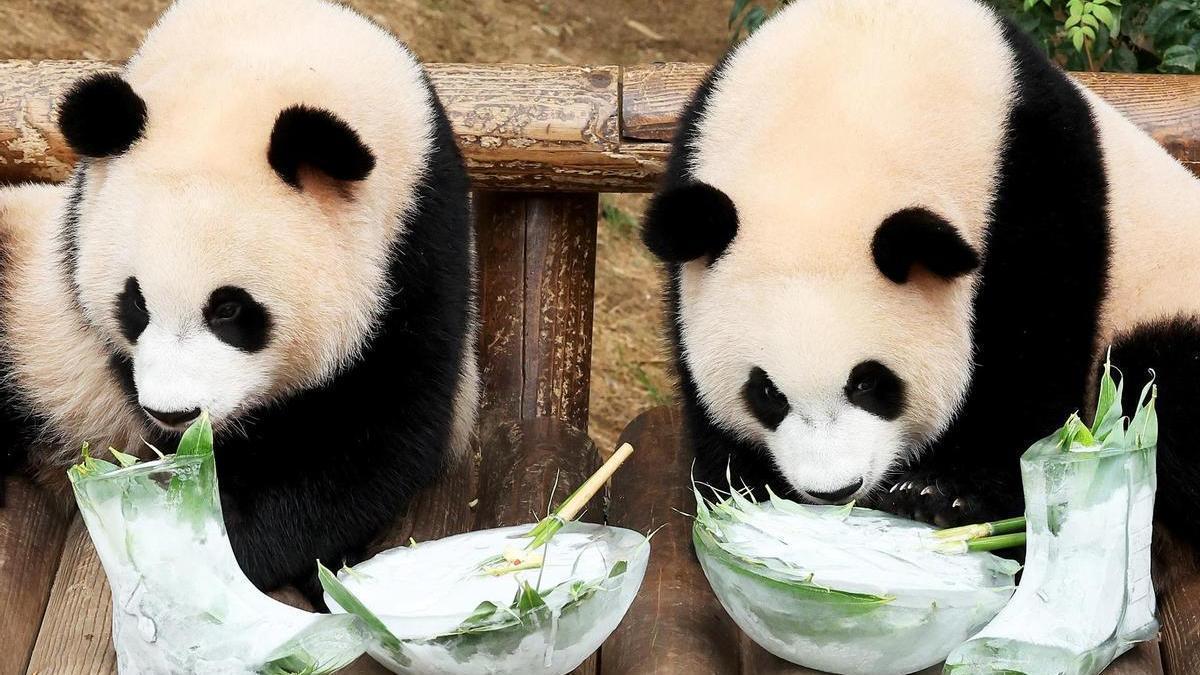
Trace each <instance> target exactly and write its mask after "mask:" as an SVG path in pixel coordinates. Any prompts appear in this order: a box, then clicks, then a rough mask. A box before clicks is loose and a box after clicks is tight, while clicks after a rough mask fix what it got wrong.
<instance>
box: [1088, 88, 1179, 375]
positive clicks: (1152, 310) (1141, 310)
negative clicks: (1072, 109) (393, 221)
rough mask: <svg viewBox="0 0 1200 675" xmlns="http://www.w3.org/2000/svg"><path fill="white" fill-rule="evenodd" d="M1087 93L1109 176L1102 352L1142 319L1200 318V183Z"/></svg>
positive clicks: (1152, 141)
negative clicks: (1107, 252) (1179, 316)
mask: <svg viewBox="0 0 1200 675" xmlns="http://www.w3.org/2000/svg"><path fill="white" fill-rule="evenodd" d="M1084 93H1085V95H1086V96H1087V98H1088V101H1089V102H1090V103H1091V105H1092V110H1093V114H1094V116H1095V119H1096V124H1097V126H1098V127H1099V131H1100V142H1101V147H1102V149H1103V152H1104V160H1105V161H1104V164H1105V173H1106V175H1107V177H1108V182H1109V194H1108V199H1109V203H1108V218H1109V226H1110V233H1109V237H1110V241H1109V248H1110V251H1111V255H1112V258H1111V262H1110V266H1109V270H1108V273H1109V278H1108V292H1107V296H1106V298H1105V302H1104V306H1103V313H1102V314H1101V318H1100V339H1099V340H1097V349H1098V350H1099V351H1100V353H1098V354H1097V357H1098V358H1099V357H1101V356H1102V355H1103V351H1104V350H1106V349H1107V348H1108V345H1110V344H1111V343H1112V341H1113V339H1114V338H1115V337H1116V336H1117V335H1118V334H1120V333H1121V332H1124V331H1128V330H1130V329H1132V328H1134V327H1136V326H1138V325H1139V324H1145V323H1153V322H1156V321H1161V320H1163V319H1166V318H1170V317H1172V316H1175V315H1178V314H1182V315H1186V316H1200V292H1197V290H1198V289H1200V261H1198V260H1197V258H1196V255H1197V252H1200V181H1198V180H1197V179H1196V176H1194V175H1193V174H1192V173H1191V172H1190V171H1188V170H1187V169H1185V168H1184V167H1183V165H1181V164H1180V163H1179V162H1177V161H1175V159H1174V158H1173V157H1171V156H1170V154H1168V153H1167V151H1166V150H1164V149H1163V148H1162V147H1161V146H1160V145H1158V144H1157V143H1155V142H1154V139H1152V138H1151V137H1149V136H1147V135H1146V134H1145V133H1144V132H1143V131H1142V130H1141V129H1138V128H1137V127H1136V126H1135V125H1134V124H1133V123H1132V122H1130V121H1129V120H1128V119H1126V118H1125V117H1124V116H1122V115H1121V114H1120V113H1119V112H1117V110H1116V109H1114V108H1113V107H1112V106H1111V105H1109V104H1108V103H1107V102H1106V101H1104V100H1103V99H1101V98H1100V97H1099V96H1096V95H1095V94H1093V93H1091V92H1090V91H1086V90H1084Z"/></svg>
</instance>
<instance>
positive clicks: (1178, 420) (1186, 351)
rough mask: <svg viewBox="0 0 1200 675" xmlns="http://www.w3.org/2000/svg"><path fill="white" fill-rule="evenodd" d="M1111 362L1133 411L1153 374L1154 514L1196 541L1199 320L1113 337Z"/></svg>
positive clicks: (1199, 536) (1199, 531)
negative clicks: (1155, 440)
mask: <svg viewBox="0 0 1200 675" xmlns="http://www.w3.org/2000/svg"><path fill="white" fill-rule="evenodd" d="M1112 363H1113V366H1115V367H1116V368H1118V369H1120V371H1121V373H1122V374H1123V375H1122V376H1123V377H1124V378H1125V383H1124V396H1123V400H1122V407H1123V410H1124V411H1125V413H1126V414H1131V413H1132V411H1133V410H1134V409H1135V406H1136V405H1137V397H1138V395H1139V394H1140V393H1141V390H1142V387H1143V386H1144V385H1145V383H1146V382H1147V381H1149V378H1150V377H1151V371H1153V376H1154V381H1155V383H1156V385H1157V386H1158V400H1157V401H1156V402H1155V408H1156V411H1157V413H1158V422H1159V428H1158V493H1157V496H1156V499H1155V513H1154V515H1155V519H1156V520H1157V521H1158V522H1159V523H1161V524H1162V525H1165V526H1166V527H1167V528H1168V529H1170V530H1171V531H1172V532H1173V533H1174V534H1176V535H1178V536H1179V537H1181V538H1182V539H1183V540H1185V541H1187V542H1188V543H1189V544H1190V545H1192V546H1194V547H1195V546H1200V518H1197V517H1196V515H1195V512H1196V505H1197V504H1198V503H1200V438H1197V433H1196V425H1197V423H1198V422H1200V321H1197V320H1196V319H1194V318H1175V319H1171V320H1167V321H1162V322H1158V323H1153V324H1145V325H1141V326H1138V327H1137V328H1135V329H1134V330H1131V331H1129V332H1127V333H1124V334H1122V335H1120V336H1118V337H1117V339H1116V340H1115V341H1114V343H1113V348H1112Z"/></svg>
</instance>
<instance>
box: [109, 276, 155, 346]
mask: <svg viewBox="0 0 1200 675" xmlns="http://www.w3.org/2000/svg"><path fill="white" fill-rule="evenodd" d="M115 313H116V316H117V325H118V326H120V328H121V335H124V336H125V339H126V340H129V341H130V342H137V339H138V337H139V336H141V334H142V331H144V330H146V326H148V325H150V312H148V311H146V298H145V297H144V296H143V295H142V287H141V286H140V285H138V280H137V279H136V278H134V277H129V278H128V279H126V280H125V289H124V290H122V291H121V292H120V294H118V295H117V302H116V311H115Z"/></svg>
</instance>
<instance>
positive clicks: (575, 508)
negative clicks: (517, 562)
mask: <svg viewBox="0 0 1200 675" xmlns="http://www.w3.org/2000/svg"><path fill="white" fill-rule="evenodd" d="M632 454H633V446H632V445H630V444H628V443H624V444H622V445H621V447H619V448H617V451H616V452H614V453H613V454H612V457H609V458H608V461H607V462H605V463H604V464H603V465H602V466H601V467H600V468H599V469H597V470H596V473H594V474H592V475H591V477H590V478H588V479H587V480H586V481H584V482H583V485H580V486H579V488H578V489H576V490H575V491H574V492H572V493H571V496H570V497H567V500H566V501H564V502H563V503H562V504H560V505H559V507H558V508H557V509H555V510H554V513H552V514H550V515H549V516H546V517H545V518H542V519H541V520H540V521H538V524H537V525H534V527H533V529H532V530H530V531H529V533H528V534H527V535H526V536H528V537H532V539H531V540H530V541H529V544H528V545H527V546H526V547H525V549H524V550H526V551H533V550H536V549H539V548H541V547H542V546H545V545H546V542H548V541H550V539H551V538H553V537H554V535H555V534H557V533H558V531H559V530H561V529H562V528H563V526H564V525H566V524H567V523H569V522H571V521H572V520H575V518H576V517H577V516H578V515H579V512H580V511H582V510H583V507H584V506H586V505H587V503H588V502H589V501H591V499H592V497H594V496H596V493H597V492H599V491H600V489H601V488H603V487H604V484H605V483H607V482H608V480H609V479H610V478H612V475H613V474H614V473H616V472H617V469H619V468H621V465H622V464H624V463H625V460H627V459H629V456H630V455H632ZM503 561H504V556H503V555H500V556H493V557H491V558H488V559H487V560H484V561H483V562H482V563H480V564H479V569H482V570H485V571H487V573H488V574H493V575H498V574H508V573H509V572H516V571H518V566H508V567H498V568H494V569H490V570H489V569H487V568H489V567H492V566H494V565H497V564H499V563H501V562H503ZM519 569H529V568H528V567H520V568H519Z"/></svg>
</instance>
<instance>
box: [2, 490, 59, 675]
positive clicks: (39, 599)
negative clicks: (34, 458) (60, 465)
mask: <svg viewBox="0 0 1200 675" xmlns="http://www.w3.org/2000/svg"><path fill="white" fill-rule="evenodd" d="M0 480H4V479H2V478H0ZM0 487H3V490H4V493H5V499H6V503H5V506H4V507H3V508H0V608H2V610H0V611H2V612H3V614H4V618H3V620H0V645H3V648H2V649H0V673H23V672H25V668H26V666H28V664H29V656H30V654H31V653H32V652H33V645H34V640H35V639H36V638H37V634H38V629H39V627H40V626H41V623H42V616H43V615H44V614H45V611H46V603H47V601H48V600H49V598H50V589H51V586H52V585H53V583H54V575H55V573H56V572H57V571H58V562H59V559H60V558H61V556H62V549H63V542H64V540H65V538H66V536H67V524H68V522H69V521H70V513H69V511H68V510H67V509H66V508H65V504H64V502H63V501H62V499H61V498H56V497H55V496H53V495H51V494H50V493H48V492H47V491H45V490H42V489H40V488H38V487H36V486H34V485H33V484H32V483H30V482H29V481H28V480H26V479H24V478H19V477H10V478H8V479H7V480H4V485H3V486H0ZM59 497H61V496H59Z"/></svg>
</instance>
